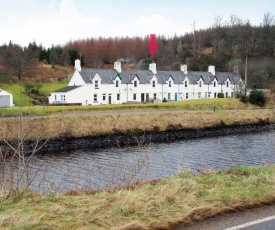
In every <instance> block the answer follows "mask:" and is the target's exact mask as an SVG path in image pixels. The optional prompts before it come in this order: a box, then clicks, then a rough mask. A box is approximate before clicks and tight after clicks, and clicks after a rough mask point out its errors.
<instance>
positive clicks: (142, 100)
mask: <svg viewBox="0 0 275 230" xmlns="http://www.w3.org/2000/svg"><path fill="white" fill-rule="evenodd" d="M141 102H144V93H142V94H141Z"/></svg>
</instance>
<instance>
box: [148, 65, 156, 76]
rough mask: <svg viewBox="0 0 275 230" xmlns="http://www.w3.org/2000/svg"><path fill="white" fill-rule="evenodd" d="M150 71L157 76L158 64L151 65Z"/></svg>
mask: <svg viewBox="0 0 275 230" xmlns="http://www.w3.org/2000/svg"><path fill="white" fill-rule="evenodd" d="M149 70H151V71H152V72H153V74H157V65H156V63H151V64H150V65H149Z"/></svg>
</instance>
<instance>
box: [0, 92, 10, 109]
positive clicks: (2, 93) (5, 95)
mask: <svg viewBox="0 0 275 230" xmlns="http://www.w3.org/2000/svg"><path fill="white" fill-rule="evenodd" d="M1 96H2V97H7V96H8V97H9V103H8V107H11V106H13V95H12V94H10V93H8V92H7V91H5V90H3V89H0V100H1Z"/></svg>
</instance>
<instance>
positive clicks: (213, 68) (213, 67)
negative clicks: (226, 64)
mask: <svg viewBox="0 0 275 230" xmlns="http://www.w3.org/2000/svg"><path fill="white" fill-rule="evenodd" d="M208 72H210V73H212V75H214V76H215V75H216V72H215V66H213V65H210V66H208Z"/></svg>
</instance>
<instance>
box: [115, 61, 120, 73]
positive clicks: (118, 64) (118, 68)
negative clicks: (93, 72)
mask: <svg viewBox="0 0 275 230" xmlns="http://www.w3.org/2000/svg"><path fill="white" fill-rule="evenodd" d="M114 69H115V70H116V71H117V72H119V73H121V62H119V61H116V62H115V63H114Z"/></svg>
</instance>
